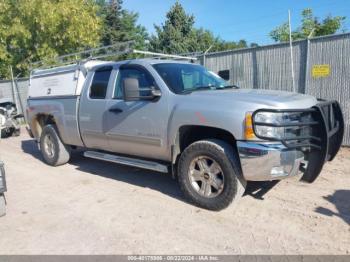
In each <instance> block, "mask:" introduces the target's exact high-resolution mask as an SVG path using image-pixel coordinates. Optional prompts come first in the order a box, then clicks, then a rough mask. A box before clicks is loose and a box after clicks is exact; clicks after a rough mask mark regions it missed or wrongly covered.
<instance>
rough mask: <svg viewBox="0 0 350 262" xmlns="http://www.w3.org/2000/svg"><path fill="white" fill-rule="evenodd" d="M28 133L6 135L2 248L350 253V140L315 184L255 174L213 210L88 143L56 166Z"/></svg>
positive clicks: (1, 150)
mask: <svg viewBox="0 0 350 262" xmlns="http://www.w3.org/2000/svg"><path fill="white" fill-rule="evenodd" d="M22 133H23V134H22V135H21V136H20V137H15V138H8V139H3V140H2V141H1V144H0V157H1V159H2V160H3V161H4V162H5V165H6V166H5V168H6V171H7V182H8V193H7V194H6V197H7V204H8V205H7V214H6V216H4V217H1V218H0V254H350V202H349V199H350V149H349V148H343V149H342V150H341V152H340V153H339V155H338V156H337V157H336V159H335V160H334V161H333V162H331V163H329V164H327V165H326V166H325V168H324V170H323V172H322V174H321V176H320V177H319V178H318V180H317V181H316V182H315V183H313V184H311V185H310V184H304V183H301V182H299V181H298V180H297V178H293V179H288V180H284V181H281V182H279V183H277V184H276V183H271V182H268V183H251V184H249V187H248V189H247V192H246V195H245V196H244V197H243V198H242V199H241V201H240V202H239V203H238V204H237V205H236V206H235V207H233V206H230V207H229V208H228V209H226V210H224V211H221V212H210V211H206V210H203V209H199V208H197V207H194V206H192V205H190V204H188V203H186V201H185V200H184V199H183V197H182V195H181V192H180V191H179V187H178V185H177V183H176V181H174V180H172V179H171V177H170V175H164V174H158V173H154V172H148V171H143V170H139V169H135V168H129V167H123V166H119V165H116V164H111V163H106V162H102V161H97V160H91V159H85V158H84V157H83V156H82V155H81V153H79V152H77V153H75V154H74V155H73V157H72V159H71V161H70V163H69V164H67V165H64V166H60V167H50V166H48V165H46V164H44V163H43V162H42V160H41V155H40V153H39V151H38V149H37V147H36V145H35V143H34V142H33V141H32V140H31V139H30V138H29V137H28V136H27V134H25V132H22Z"/></svg>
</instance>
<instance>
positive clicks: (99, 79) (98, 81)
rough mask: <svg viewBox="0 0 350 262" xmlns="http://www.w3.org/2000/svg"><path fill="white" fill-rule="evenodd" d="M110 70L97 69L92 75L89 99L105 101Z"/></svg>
mask: <svg viewBox="0 0 350 262" xmlns="http://www.w3.org/2000/svg"><path fill="white" fill-rule="evenodd" d="M111 72H112V68H111V67H105V68H100V69H97V70H96V71H95V73H94V77H93V79H92V83H91V87H90V98H91V99H105V98H106V93H107V87H108V82H109V78H110V76H111Z"/></svg>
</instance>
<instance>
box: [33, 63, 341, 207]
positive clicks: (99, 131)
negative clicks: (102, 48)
mask: <svg viewBox="0 0 350 262" xmlns="http://www.w3.org/2000/svg"><path fill="white" fill-rule="evenodd" d="M27 102H28V103H27V119H28V122H29V126H30V133H31V135H32V136H33V137H35V139H36V140H37V142H38V143H39V147H40V150H41V152H42V155H43V158H44V161H45V162H46V163H47V164H49V165H52V166H58V165H62V164H65V163H67V162H68V161H69V158H70V154H71V149H74V148H76V147H82V148H85V149H86V150H85V152H84V155H85V156H86V157H89V158H94V159H100V160H105V161H110V162H115V163H119V164H123V165H129V166H134V167H140V168H145V169H149V170H154V171H157V172H163V173H171V174H172V175H173V176H174V177H176V178H177V179H178V181H179V184H180V187H181V190H182V191H183V193H184V195H185V196H186V198H187V199H188V200H189V201H191V202H192V203H194V204H196V205H198V206H200V207H203V208H206V209H210V210H221V209H224V208H226V207H227V206H228V205H229V204H230V203H231V202H232V201H233V200H235V201H236V200H237V199H239V197H240V196H242V194H243V193H244V190H245V187H246V183H247V181H265V180H279V179H284V178H287V177H292V176H296V175H300V177H301V180H302V181H306V182H310V183H311V182H313V181H314V180H315V179H316V178H317V176H318V175H319V174H320V172H321V170H322V167H323V165H324V163H325V162H327V161H330V160H332V159H333V158H334V157H335V155H336V154H337V152H338V150H339V148H340V146H341V143H342V139H343V132H344V131H343V130H344V123H343V116H342V112H341V109H340V107H339V104H338V103H337V102H336V101H323V100H318V99H316V98H315V97H312V96H308V95H302V94H296V93H289V92H279V91H267V90H256V89H255V90H254V89H239V88H237V87H236V86H233V85H230V84H228V83H227V82H225V81H224V80H223V79H221V78H220V77H219V76H218V75H216V74H215V73H214V72H210V71H208V70H206V69H205V68H204V67H202V66H200V65H197V64H193V63H189V62H182V61H172V60H160V59H136V60H128V61H121V62H103V61H89V62H86V63H80V64H76V65H69V66H63V67H57V68H52V69H42V70H36V71H33V72H32V74H31V77H30V86H29V97H28V101H27Z"/></svg>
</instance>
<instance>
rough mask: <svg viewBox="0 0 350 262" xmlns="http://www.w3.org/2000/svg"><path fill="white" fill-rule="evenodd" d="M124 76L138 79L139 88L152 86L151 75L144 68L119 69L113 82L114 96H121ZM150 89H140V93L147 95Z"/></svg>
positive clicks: (119, 97) (120, 97)
mask: <svg viewBox="0 0 350 262" xmlns="http://www.w3.org/2000/svg"><path fill="white" fill-rule="evenodd" d="M125 78H136V79H137V80H138V81H139V86H140V89H142V88H151V87H152V86H154V81H153V79H152V77H151V76H150V75H149V74H148V73H147V72H146V71H144V70H142V69H138V68H123V69H119V72H118V76H117V80H116V82H115V90H114V98H118V99H122V98H123V82H124V79H125ZM149 92H150V91H142V92H141V94H140V95H145V96H147V95H149Z"/></svg>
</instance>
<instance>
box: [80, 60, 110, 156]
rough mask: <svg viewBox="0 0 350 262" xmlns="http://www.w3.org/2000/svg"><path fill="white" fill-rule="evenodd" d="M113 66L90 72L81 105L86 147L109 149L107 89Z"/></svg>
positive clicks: (82, 128) (81, 126)
mask: <svg viewBox="0 0 350 262" xmlns="http://www.w3.org/2000/svg"><path fill="white" fill-rule="evenodd" d="M112 70H113V68H112V67H111V66H107V67H106V66H104V67H100V68H98V69H97V70H96V71H94V72H90V73H89V76H88V78H87V80H86V83H85V87H84V89H83V93H82V95H81V98H80V99H81V100H80V106H79V126H80V133H81V136H82V139H83V142H84V144H85V146H86V147H89V148H97V149H104V150H107V149H108V147H107V145H108V141H107V137H106V135H105V126H104V125H105V122H106V121H105V119H106V117H107V115H106V114H105V109H106V102H107V100H106V96H107V90H108V87H109V85H110V78H111V73H112Z"/></svg>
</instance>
